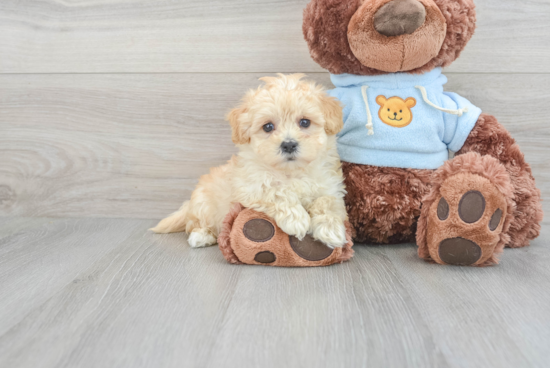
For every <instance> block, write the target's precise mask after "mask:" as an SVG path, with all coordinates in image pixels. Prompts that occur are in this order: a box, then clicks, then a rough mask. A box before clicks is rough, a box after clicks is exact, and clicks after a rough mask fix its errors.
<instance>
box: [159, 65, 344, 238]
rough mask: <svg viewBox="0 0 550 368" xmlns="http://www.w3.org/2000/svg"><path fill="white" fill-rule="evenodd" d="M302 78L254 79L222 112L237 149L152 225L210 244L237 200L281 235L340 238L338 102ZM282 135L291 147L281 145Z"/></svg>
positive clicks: (341, 193) (340, 123) (341, 191)
mask: <svg viewBox="0 0 550 368" xmlns="http://www.w3.org/2000/svg"><path fill="white" fill-rule="evenodd" d="M303 77H304V75H302V74H294V75H288V76H285V75H281V74H280V75H279V76H278V77H266V78H261V80H262V81H263V82H265V85H264V86H262V87H260V88H258V89H257V90H251V91H249V92H248V93H247V94H246V96H245V97H244V99H243V102H242V104H241V105H240V106H239V107H237V108H235V109H234V110H232V111H231V112H230V113H229V114H228V116H227V118H228V120H229V122H230V124H231V128H232V139H233V142H234V143H235V144H236V145H237V147H238V148H239V153H238V154H237V155H236V156H233V157H232V158H231V160H230V161H229V162H228V163H227V164H226V165H224V166H221V167H217V168H213V169H212V170H211V172H210V174H208V175H205V176H203V177H202V178H201V179H200V181H199V184H198V186H197V188H196V190H195V191H194V192H193V194H192V196H191V200H190V201H187V202H185V203H184V204H183V206H182V207H181V209H180V210H179V211H177V212H175V213H173V214H172V215H170V216H169V217H167V218H166V219H164V220H162V221H161V222H160V223H159V224H158V225H157V227H156V228H154V229H152V230H153V231H155V232H157V233H170V232H179V231H185V232H187V233H189V234H190V236H189V244H190V245H191V246H192V247H204V246H210V245H214V244H216V239H217V237H218V234H219V232H220V230H221V228H222V223H223V219H224V217H225V216H226V214H227V213H229V211H230V208H231V205H232V204H234V203H240V204H242V205H243V206H244V207H247V208H250V209H253V210H256V211H259V212H263V213H265V214H267V215H268V216H270V217H271V218H273V219H274V220H275V221H276V222H277V225H278V226H279V227H280V228H281V229H282V230H283V231H284V232H286V233H287V234H289V235H293V236H296V237H298V238H300V239H301V238H303V237H304V236H305V235H306V234H308V233H309V234H311V235H313V237H314V238H316V239H317V240H320V241H322V242H323V243H325V244H327V245H329V246H331V247H339V246H341V245H342V244H345V243H346V229H345V226H344V221H345V220H346V219H347V214H346V209H345V204H344V195H345V190H344V184H343V181H344V179H343V175H342V169H341V163H340V159H339V157H338V153H337V150H336V137H335V135H336V133H338V132H339V131H340V130H341V129H342V126H343V121H342V107H341V106H340V104H339V102H338V101H337V100H336V99H334V98H332V97H329V96H328V95H327V94H326V93H325V91H324V90H323V88H321V87H320V86H317V85H316V84H315V83H312V82H305V81H302V78H303ZM304 121H305V123H304ZM308 122H309V124H310V125H309V126H308ZM268 124H272V125H268ZM266 126H267V128H266ZM264 128H266V129H264ZM285 142H287V143H288V142H293V144H294V145H295V150H294V151H292V150H286V152H285V149H284V147H283V146H282V144H283V143H285Z"/></svg>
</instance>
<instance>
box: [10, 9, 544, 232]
mask: <svg viewBox="0 0 550 368" xmlns="http://www.w3.org/2000/svg"><path fill="white" fill-rule="evenodd" d="M306 4H307V0H292V1H287V0H216V1H205V0H180V1H173V0H155V1H153V0H140V1H128V0H86V1H84V0H70V1H68V0H66V1H60V0H25V1H19V0H2V1H1V2H0V216H48V217H109V218H110V217H129V218H160V217H161V216H163V215H166V214H167V213H169V212H171V211H173V210H175V209H177V208H178V206H179V205H180V204H181V202H182V201H183V200H185V199H186V198H188V197H189V195H190V192H191V191H192V189H193V188H194V186H195V184H196V182H197V179H198V177H199V176H200V175H201V174H204V173H207V172H208V168H209V167H211V166H214V165H219V164H221V163H223V162H224V161H225V160H227V159H228V158H229V157H230V155H231V154H232V153H233V152H235V148H234V147H233V144H232V143H231V140H230V130H229V126H228V124H227V123H226V122H225V121H224V114H225V113H226V112H227V111H228V110H229V109H230V108H231V107H232V106H234V105H235V104H236V103H237V102H238V100H239V99H240V97H241V96H242V95H243V93H244V92H245V91H246V89H248V88H252V87H256V86H257V85H258V83H259V82H258V81H257V78H259V77H261V76H264V75H268V74H273V73H277V72H284V73H293V72H303V73H307V74H309V76H310V77H311V78H313V79H315V80H317V81H319V82H322V83H324V84H325V85H327V86H329V87H330V81H329V78H328V73H327V72H325V71H324V70H322V69H321V68H320V67H319V66H317V65H316V64H315V63H314V62H313V61H312V60H311V59H310V57H309V54H308V50H307V46H306V44H305V42H304V41H303V39H302V33H301V18H302V9H303V8H304V7H305V5H306ZM477 5H478V30H477V33H476V35H475V36H474V39H473V40H472V41H471V42H470V44H469V46H468V48H467V49H466V51H465V52H464V53H463V55H462V57H461V58H460V59H459V60H458V61H456V62H455V63H454V64H453V66H452V67H450V68H448V69H447V70H446V74H447V76H448V77H449V84H448V86H447V89H448V90H452V91H455V92H457V93H459V94H461V95H463V96H465V97H467V98H469V99H470V100H472V101H473V102H474V103H476V104H477V105H478V106H480V107H481V108H483V110H484V111H485V112H487V113H492V114H494V115H496V116H497V117H498V119H499V120H500V121H501V123H502V124H504V125H505V126H506V128H507V129H509V130H510V131H511V132H512V133H513V135H514V137H515V138H516V139H517V141H518V142H519V144H520V146H521V148H522V149H523V151H524V152H525V154H526V156H527V159H528V161H529V162H530V163H531V165H532V167H533V170H534V173H535V176H536V178H537V182H538V186H539V187H540V188H541V190H542V191H543V196H544V197H545V198H546V199H550V184H548V180H549V179H550V170H549V169H550V163H549V159H548V156H549V153H550V148H549V147H550V142H549V138H550V127H549V122H548V117H549V116H550V87H549V86H550V74H549V73H550V48H549V46H550V22H548V19H547V16H548V14H550V2H549V1H548V0H530V1H524V0H482V1H477ZM547 202H548V201H547ZM544 206H545V209H546V212H548V210H549V209H550V207H549V204H548V203H545V205H544ZM545 221H546V222H548V221H549V220H545Z"/></svg>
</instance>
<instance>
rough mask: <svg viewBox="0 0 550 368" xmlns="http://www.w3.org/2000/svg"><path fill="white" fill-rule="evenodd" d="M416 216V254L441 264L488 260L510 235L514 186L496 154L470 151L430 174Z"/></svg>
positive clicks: (475, 263) (476, 263) (485, 262)
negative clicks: (487, 154)
mask: <svg viewBox="0 0 550 368" xmlns="http://www.w3.org/2000/svg"><path fill="white" fill-rule="evenodd" d="M432 185H433V186H432V190H431V192H430V194H428V195H427V196H426V197H425V198H424V200H423V206H422V215H421V217H420V219H419V221H418V232H417V243H418V246H419V255H420V257H422V258H424V259H426V260H430V261H435V262H436V263H439V264H451V265H462V266H486V265H490V264H494V263H497V258H496V255H497V254H498V253H500V252H501V251H502V249H503V248H504V245H505V244H506V243H507V242H508V241H509V239H510V238H509V237H508V234H507V230H508V228H509V227H510V221H511V218H512V215H511V214H512V213H513V207H514V204H513V189H512V184H511V182H510V177H509V175H508V173H507V172H506V169H505V168H504V166H503V165H502V164H501V163H500V162H499V161H498V160H497V159H495V158H494V157H491V156H481V155H479V154H478V153H474V152H470V153H468V154H464V155H460V156H457V157H455V158H454V159H452V160H449V161H447V162H446V163H445V164H444V165H443V166H442V167H441V168H439V169H438V170H437V171H436V172H435V173H434V175H433V177H432Z"/></svg>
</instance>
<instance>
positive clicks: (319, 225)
mask: <svg viewBox="0 0 550 368" xmlns="http://www.w3.org/2000/svg"><path fill="white" fill-rule="evenodd" d="M311 234H312V235H313V238H315V239H316V240H319V241H320V242H322V243H325V244H326V245H328V246H329V247H331V248H341V247H343V246H344V245H345V244H346V242H347V239H346V226H345V225H344V221H342V220H341V219H340V218H338V217H334V216H327V215H323V216H316V217H314V218H313V219H312V221H311Z"/></svg>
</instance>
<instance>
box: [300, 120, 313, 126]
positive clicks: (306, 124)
mask: <svg viewBox="0 0 550 368" xmlns="http://www.w3.org/2000/svg"><path fill="white" fill-rule="evenodd" d="M300 126H301V127H302V128H309V127H310V126H311V121H310V120H308V119H302V120H300Z"/></svg>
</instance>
